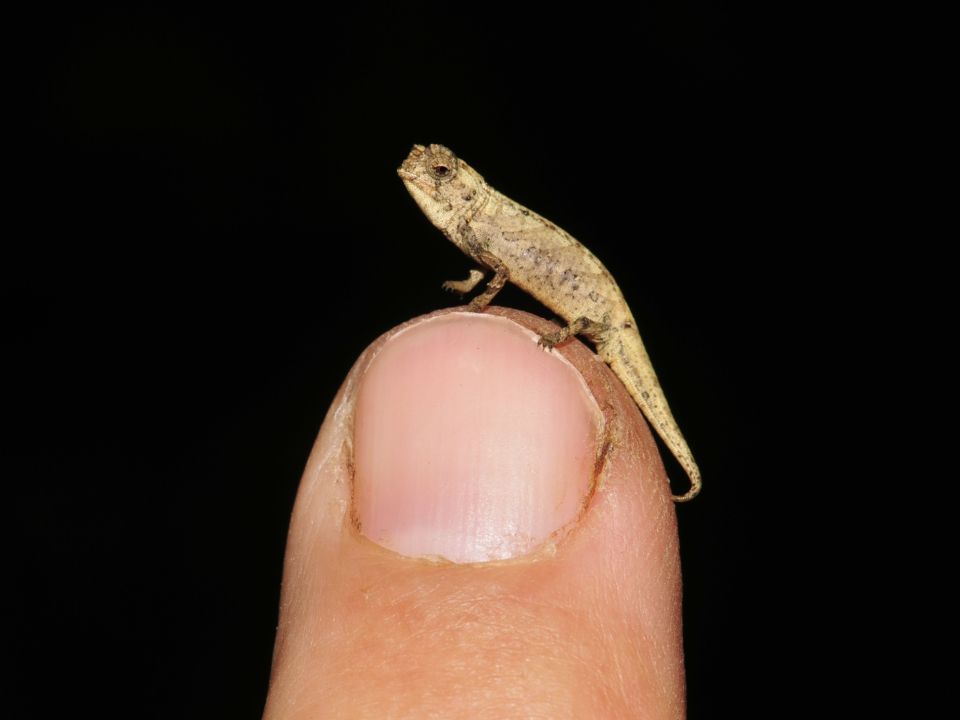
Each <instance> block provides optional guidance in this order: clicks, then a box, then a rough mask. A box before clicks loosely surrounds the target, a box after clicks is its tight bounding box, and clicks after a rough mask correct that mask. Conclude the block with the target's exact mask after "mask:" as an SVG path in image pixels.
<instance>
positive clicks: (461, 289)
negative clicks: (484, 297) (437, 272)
mask: <svg viewBox="0 0 960 720" xmlns="http://www.w3.org/2000/svg"><path fill="white" fill-rule="evenodd" d="M481 280H483V271H481V270H471V271H470V276H469V277H468V278H467V279H466V280H447V281H446V282H445V283H444V284H443V289H444V290H449V291H450V292H455V293H459V294H460V295H466V294H467V293H468V292H470V291H471V290H473V289H474V288H475V287H476V286H477V283H478V282H480V281H481Z"/></svg>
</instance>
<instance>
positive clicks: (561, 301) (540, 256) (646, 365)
mask: <svg viewBox="0 0 960 720" xmlns="http://www.w3.org/2000/svg"><path fill="white" fill-rule="evenodd" d="M397 173H398V174H399V175H400V177H401V178H402V179H403V182H404V184H405V185H406V187H407V190H408V191H409V192H410V194H411V195H412V196H413V199H414V200H416V202H417V204H418V205H419V206H420V209H421V210H423V212H424V214H425V215H426V216H427V217H428V218H429V219H430V221H431V222H432V223H433V224H434V225H436V226H437V227H438V228H439V229H440V230H441V231H442V232H443V234H444V235H446V236H447V238H449V239H450V240H451V241H452V242H453V243H454V244H455V245H456V246H457V247H459V248H460V249H461V250H463V252H465V253H466V254H467V255H469V256H470V257H471V258H473V259H474V260H476V261H477V262H478V263H479V264H480V265H482V266H484V267H487V268H489V269H490V270H493V271H494V276H493V278H492V279H491V280H490V282H489V283H488V284H487V287H486V288H485V289H484V291H483V292H482V293H481V294H480V295H478V296H477V297H475V298H474V299H473V300H472V301H471V303H470V309H471V310H475V311H480V310H483V309H484V308H485V307H486V306H487V305H488V304H489V303H490V301H491V300H493V298H494V296H496V294H497V293H498V292H500V290H501V289H502V288H503V286H504V285H505V284H506V282H507V281H508V280H509V281H510V282H512V283H513V284H514V285H516V286H517V287H519V288H521V289H522V290H524V291H526V292H528V293H530V294H531V295H532V296H533V297H535V298H536V299H537V300H539V301H540V302H541V303H543V304H544V305H545V306H547V307H548V308H550V309H551V310H553V312H555V313H557V315H559V316H560V317H562V318H563V319H564V320H566V321H567V322H568V323H569V325H568V326H567V327H566V328H564V329H563V330H561V331H560V332H557V333H553V334H551V335H545V336H544V337H543V338H542V339H541V344H543V345H544V346H545V347H552V346H553V345H556V344H557V343H560V342H563V341H564V340H565V339H566V338H568V337H569V336H571V335H575V334H582V335H584V336H586V337H587V338H589V339H590V340H592V341H593V343H594V344H595V345H596V348H597V353H598V354H599V355H600V357H601V358H603V360H604V361H605V362H606V363H607V364H608V365H610V367H611V368H612V369H613V371H614V372H615V373H616V374H617V376H618V377H619V378H620V380H621V381H622V382H623V384H624V385H625V386H626V388H627V390H628V391H629V392H630V395H631V396H632V397H633V399H634V400H635V401H636V403H637V405H638V406H639V407H640V409H641V410H642V411H643V414H644V416H645V417H646V418H647V420H648V421H649V422H650V424H651V425H652V426H653V427H654V429H655V430H656V431H657V433H658V434H659V435H660V437H661V438H662V439H663V441H664V442H665V443H666V444H667V447H669V448H670V451H671V452H672V453H673V455H674V457H676V458H677V460H678V461H679V462H680V465H681V466H682V467H683V468H684V470H686V472H687V475H688V476H689V477H690V490H688V491H687V492H686V493H684V494H683V495H679V496H674V498H673V499H674V500H675V501H676V502H684V501H687V500H692V499H693V498H694V497H696V495H697V493H699V492H700V485H701V482H700V470H699V469H698V468H697V463H696V462H695V461H694V459H693V455H692V453H691V452H690V448H689V447H687V442H686V440H684V439H683V435H682V434H681V432H680V429H679V428H678V427H677V422H676V420H674V419H673V414H672V413H671V412H670V406H669V405H668V404H667V399H666V398H665V397H664V395H663V391H662V390H661V389H660V383H659V381H658V380H657V375H656V373H655V372H654V370H653V365H652V364H651V363H650V358H649V356H648V355H647V351H646V349H645V348H644V346H643V341H642V340H641V339H640V334H639V332H637V328H636V323H635V322H634V319H633V315H632V314H631V313H630V308H629V307H628V306H627V303H626V301H625V300H624V299H623V294H622V293H621V292H620V288H619V287H617V283H616V282H615V281H614V279H613V276H611V275H610V273H609V272H608V271H607V269H606V268H605V267H604V266H603V264H602V263H601V262H600V261H599V260H598V259H597V258H596V257H594V255H593V253H591V252H590V251H589V250H587V248H585V247H584V246H583V245H581V244H580V243H579V242H577V240H575V239H574V238H573V237H571V236H570V235H569V234H568V233H566V232H564V231H563V230H562V229H561V228H559V227H557V226H556V225H554V224H553V223H551V222H550V221H549V220H546V219H545V218H542V217H540V216H539V215H537V214H536V213H535V212H533V211H531V210H528V209H527V208H525V207H523V206H522V205H518V204H517V203H515V202H514V201H513V200H511V199H510V198H508V197H506V196H504V195H502V194H500V193H499V192H497V191H496V190H494V189H493V188H492V187H490V186H489V185H487V183H486V182H485V181H484V179H483V178H482V177H481V176H480V174H479V173H478V172H477V171H476V170H474V169H473V168H472V167H470V166H469V165H467V163H465V162H464V161H463V160H461V159H460V158H458V157H457V156H456V155H454V154H453V153H452V152H451V151H450V150H449V149H447V148H445V147H444V146H442V145H430V146H429V147H424V146H423V145H414V147H413V149H412V150H411V151H410V154H409V155H408V156H407V159H406V160H404V162H403V164H402V165H401V166H400V168H399V169H398V170H397ZM482 277H483V276H482V274H478V273H477V271H471V273H470V277H469V278H468V279H466V280H461V281H448V282H447V283H445V284H444V287H446V288H447V289H449V290H454V291H456V292H469V291H470V290H472V289H473V288H474V287H476V285H477V284H478V283H479V281H480V280H481V279H482Z"/></svg>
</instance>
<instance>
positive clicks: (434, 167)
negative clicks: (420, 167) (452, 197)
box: [427, 157, 457, 180]
mask: <svg viewBox="0 0 960 720" xmlns="http://www.w3.org/2000/svg"><path fill="white" fill-rule="evenodd" d="M456 163H457V161H456V159H455V158H445V157H435V158H433V160H431V161H430V163H429V164H428V165H427V170H428V171H429V172H430V175H432V176H433V179H434V180H450V179H451V178H452V177H453V176H454V174H455V173H456V168H457V165H456Z"/></svg>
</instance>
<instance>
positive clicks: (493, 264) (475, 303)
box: [467, 252, 510, 312]
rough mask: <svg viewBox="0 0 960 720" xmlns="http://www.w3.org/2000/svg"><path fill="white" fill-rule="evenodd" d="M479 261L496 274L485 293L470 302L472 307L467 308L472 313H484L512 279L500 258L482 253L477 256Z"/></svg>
mask: <svg viewBox="0 0 960 720" xmlns="http://www.w3.org/2000/svg"><path fill="white" fill-rule="evenodd" d="M477 259H478V260H479V261H480V262H482V263H483V264H484V265H486V266H487V267H489V268H490V269H491V270H493V273H494V274H493V277H492V278H491V279H490V282H488V283H487V287H485V288H484V290H483V292H482V293H480V294H479V295H477V296H476V297H475V298H474V299H473V300H471V301H470V305H468V306H467V309H468V310H469V311H470V312H482V311H483V309H484V308H485V307H486V306H487V305H489V304H490V301H491V300H493V298H495V297H496V296H497V293H498V292H500V291H501V290H502V289H503V286H504V285H506V284H507V280H509V279H510V273H509V271H508V270H507V266H506V265H504V264H503V262H502V261H501V260H500V258H498V257H495V256H494V255H491V254H490V253H486V252H481V253H480V254H479V255H478V256H477Z"/></svg>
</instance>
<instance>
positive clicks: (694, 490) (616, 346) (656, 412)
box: [601, 329, 702, 502]
mask: <svg viewBox="0 0 960 720" xmlns="http://www.w3.org/2000/svg"><path fill="white" fill-rule="evenodd" d="M601 355H602V356H603V359H604V360H605V361H606V362H607V363H608V364H609V365H610V367H611V369H612V370H613V371H614V372H615V373H616V374H617V377H619V378H620V380H621V381H622V382H623V384H624V385H625V386H626V388H627V391H628V392H629V393H630V396H631V397H632V398H633V399H634V401H635V402H636V403H637V405H638V406H639V407H640V410H641V411H642V412H643V415H644V417H646V418H647V422H649V423H650V425H652V426H653V429H654V430H656V432H657V435H659V436H660V438H661V439H662V440H663V442H664V443H666V445H667V447H668V448H670V452H671V453H672V454H673V456H674V457H675V458H676V459H677V462H679V463H680V466H681V467H682V468H683V469H684V471H686V473H687V476H688V477H689V478H690V489H689V490H687V492H685V493H684V494H682V495H674V496H673V501H674V502H688V501H690V500H693V499H694V498H695V497H696V496H697V495H698V494H699V493H700V488H701V486H702V482H701V480H700V468H698V467H697V462H696V460H694V459H693V453H691V452H690V448H689V447H688V446H687V441H686V440H684V438H683V433H681V432H680V428H679V427H678V426H677V421H676V420H674V419H673V413H671V412H670V406H669V405H668V404H667V398H666V397H665V396H664V394H663V390H661V388H660V382H659V381H658V380H657V374H656V373H655V372H654V371H653V365H652V364H651V363H650V357H649V356H648V355H647V351H646V348H644V346H643V341H642V340H641V339H640V335H639V333H637V331H636V330H633V329H630V330H626V329H624V330H622V331H621V332H620V333H619V336H618V337H615V338H613V340H612V341H609V342H608V343H606V344H605V346H604V347H603V348H602V349H601Z"/></svg>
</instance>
